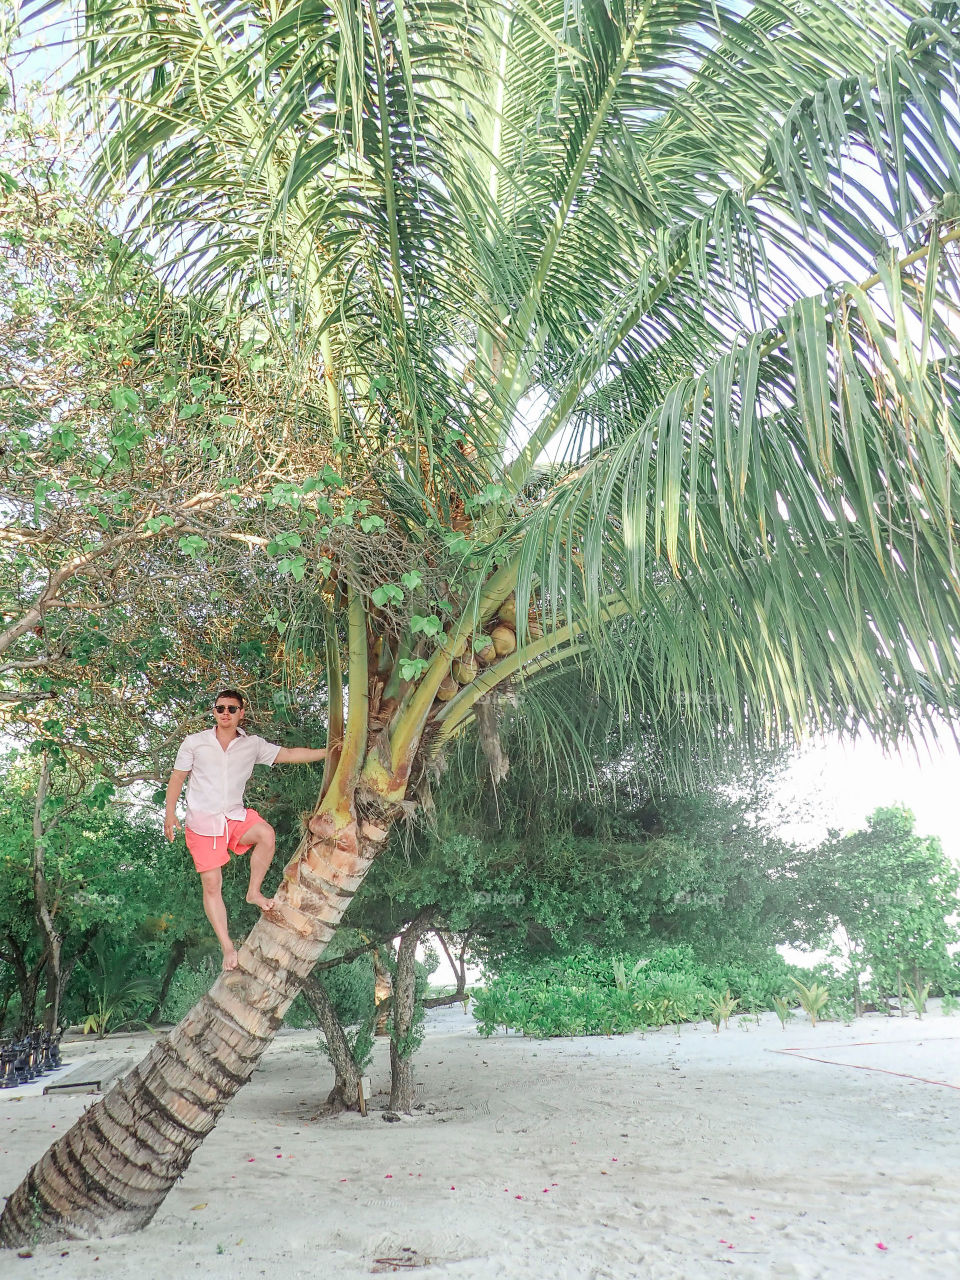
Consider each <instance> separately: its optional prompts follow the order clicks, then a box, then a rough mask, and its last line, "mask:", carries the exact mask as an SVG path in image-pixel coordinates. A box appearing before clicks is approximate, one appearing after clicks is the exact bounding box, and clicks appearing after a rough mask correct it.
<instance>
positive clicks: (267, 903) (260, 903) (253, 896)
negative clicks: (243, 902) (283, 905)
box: [247, 893, 275, 911]
mask: <svg viewBox="0 0 960 1280" xmlns="http://www.w3.org/2000/svg"><path fill="white" fill-rule="evenodd" d="M247 901H248V902H252V903H253V905H254V906H255V907H259V908H260V910H261V911H270V910H272V909H273V905H274V902H275V899H274V898H265V897H264V896H263V894H262V893H248V894H247Z"/></svg>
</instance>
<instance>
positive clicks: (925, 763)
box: [782, 730, 960, 865]
mask: <svg viewBox="0 0 960 1280" xmlns="http://www.w3.org/2000/svg"><path fill="white" fill-rule="evenodd" d="M782 797H783V799H784V800H785V801H786V802H787V803H788V804H791V803H796V804H798V805H803V804H804V802H806V805H807V806H808V807H809V809H810V811H811V813H810V818H809V820H808V821H805V822H802V823H799V824H796V825H791V826H789V827H787V828H784V829H783V834H784V835H787V836H789V837H791V838H793V839H795V840H797V841H798V842H800V843H803V844H807V843H814V842H815V841H817V840H819V839H820V838H822V837H823V836H824V835H826V832H827V828H828V827H834V828H837V829H839V830H841V831H851V830H853V829H855V828H857V827H860V826H862V825H863V822H864V819H865V818H866V817H867V815H868V814H870V813H872V812H873V810H874V809H876V808H877V807H878V806H880V805H895V804H898V805H903V806H905V807H906V808H908V809H911V810H912V811H913V813H914V815H915V817H916V819H917V831H918V832H919V834H921V835H934V836H939V837H940V840H941V841H942V843H943V847H944V850H945V852H946V853H947V854H948V855H949V856H950V857H951V858H952V859H953V861H954V862H956V863H957V864H958V865H960V822H958V797H960V750H958V748H957V746H956V745H955V744H954V743H953V742H952V741H951V739H950V735H949V733H948V732H947V731H946V730H944V731H943V732H942V733H941V735H940V740H939V744H934V745H933V747H932V749H931V750H930V751H929V752H928V751H926V750H925V749H923V748H921V749H920V752H919V758H918V757H917V754H916V753H914V752H912V751H911V750H910V749H909V748H904V749H903V751H902V753H901V754H900V755H884V753H883V751H882V750H881V748H880V747H879V745H878V744H877V743H876V742H874V741H872V740H871V739H868V738H864V739H862V740H861V741H859V742H857V743H854V744H850V743H840V742H838V741H837V740H836V739H826V740H821V741H819V742H817V743H813V744H811V745H810V746H809V747H808V748H806V749H805V750H804V751H802V752H801V753H800V754H799V755H798V757H797V759H796V760H795V761H794V763H793V764H792V765H791V767H790V768H789V770H788V771H787V777H786V782H785V785H784V787H783V790H782Z"/></svg>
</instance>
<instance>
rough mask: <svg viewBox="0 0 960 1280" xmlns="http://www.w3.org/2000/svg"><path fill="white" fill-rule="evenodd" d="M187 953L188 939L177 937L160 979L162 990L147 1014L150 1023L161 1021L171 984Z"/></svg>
mask: <svg viewBox="0 0 960 1280" xmlns="http://www.w3.org/2000/svg"><path fill="white" fill-rule="evenodd" d="M186 954H187V943H186V940H185V939H184V938H177V939H175V940H174V942H173V945H172V946H171V948H170V954H169V955H168V956H167V967H166V968H165V969H164V971H163V977H162V978H161V979H160V990H159V991H158V992H157V1003H156V1004H155V1005H154V1006H153V1008H152V1009H151V1010H150V1012H149V1013H148V1014H147V1021H148V1022H149V1023H154V1022H159V1021H160V1018H161V1016H162V1014H163V1005H164V1001H165V1000H166V998H167V996H168V995H169V994H170V984H171V983H172V982H173V979H174V976H175V975H176V972H177V970H178V969H179V968H180V966H181V965H182V964H183V960H184V957H185V956H186Z"/></svg>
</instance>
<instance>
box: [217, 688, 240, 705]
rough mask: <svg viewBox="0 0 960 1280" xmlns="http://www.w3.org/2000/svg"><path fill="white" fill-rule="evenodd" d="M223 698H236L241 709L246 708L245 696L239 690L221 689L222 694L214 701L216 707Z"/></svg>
mask: <svg viewBox="0 0 960 1280" xmlns="http://www.w3.org/2000/svg"><path fill="white" fill-rule="evenodd" d="M221 698H236V700H237V702H239V703H240V705H241V707H242V706H244V705H245V702H246V699H245V698H244V696H243V694H242V693H241V692H240V690H239V689H221V690H220V692H219V693H218V694H217V696H216V697H215V698H214V700H213V702H214V705H216V704H217V703H218V702H219V701H220V699H221Z"/></svg>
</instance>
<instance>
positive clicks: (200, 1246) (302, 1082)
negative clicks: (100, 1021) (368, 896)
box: [0, 1006, 960, 1280]
mask: <svg viewBox="0 0 960 1280" xmlns="http://www.w3.org/2000/svg"><path fill="white" fill-rule="evenodd" d="M147 1039H148V1038H147V1037H145V1036H140V1035H138V1036H118V1037H112V1038H111V1039H109V1040H108V1041H105V1042H103V1043H102V1044H99V1045H95V1046H91V1045H90V1044H89V1042H88V1043H81V1044H72V1045H70V1046H69V1047H68V1048H69V1054H70V1056H72V1057H80V1056H82V1055H84V1054H89V1053H90V1052H91V1051H94V1052H96V1053H97V1055H100V1054H101V1053H115V1054H120V1055H124V1056H130V1055H136V1054H139V1053H140V1052H141V1051H142V1049H143V1048H144V1046H145V1044H146V1043H147ZM316 1046H317V1037H316V1034H315V1033H313V1032H285V1033H282V1034H281V1035H280V1037H278V1039H277V1041H276V1043H275V1045H274V1046H273V1047H272V1048H271V1049H270V1051H269V1052H268V1054H267V1055H266V1057H265V1058H264V1061H263V1064H262V1066H261V1067H260V1068H259V1069H258V1071H257V1072H256V1073H255V1075H254V1077H253V1080H252V1081H251V1083H250V1084H249V1085H248V1086H247V1087H246V1088H245V1089H244V1090H242V1092H241V1093H240V1094H239V1095H238V1097H237V1098H236V1099H235V1100H234V1102H233V1103H232V1105H231V1106H230V1108H229V1110H228V1112H227V1114H226V1115H225V1116H224V1117H223V1119H222V1120H221V1122H220V1124H219V1126H218V1128H217V1129H216V1130H215V1132H214V1133H213V1134H212V1135H211V1136H210V1137H209V1138H208V1139H207V1141H206V1142H205V1143H204V1145H203V1146H202V1147H201V1148H200V1150H199V1151H198V1153H197V1154H196V1156H195V1157H194V1160H193V1163H192V1165H191V1167H190V1169H189V1170H188V1172H187V1174H186V1176H185V1177H184V1179H183V1181H182V1182H181V1183H180V1185H179V1186H178V1187H177V1188H176V1189H175V1190H174V1191H173V1192H172V1193H171V1194H170V1196H169V1197H168V1198H167V1200H166V1202H165V1204H164V1205H163V1207H162V1208H161V1210H160V1212H159V1213H158V1214H157V1216H156V1218H155V1219H154V1221H153V1223H152V1225H151V1226H150V1227H149V1228H148V1229H147V1230H146V1231H144V1232H142V1233H140V1234H138V1235H136V1236H127V1237H123V1238H119V1239H114V1240H107V1241H96V1242H85V1243H79V1244H78V1243H70V1244H67V1245H63V1246H58V1247H54V1246H44V1247H39V1248H37V1249H35V1250H34V1253H33V1256H32V1257H30V1258H25V1259H17V1258H16V1257H15V1256H13V1255H6V1256H3V1257H0V1274H2V1275H3V1276H4V1277H6V1276H8V1275H9V1276H10V1277H11V1278H13V1277H17V1276H22V1277H24V1280H52V1278H53V1277H57V1278H58V1280H73V1277H77V1278H78V1280H86V1278H87V1277H101V1278H102V1280H110V1278H113V1277H117V1278H119V1277H121V1276H123V1277H124V1278H126V1277H127V1276H131V1275H132V1276H134V1277H136V1280H179V1277H189V1276H192V1275H202V1276H203V1277H205V1278H206V1277H210V1278H211V1280H255V1278H257V1277H260V1276H270V1277H275V1276H280V1277H283V1280H288V1278H293V1277H311V1278H313V1277H317V1278H319V1277H324V1280H327V1278H333V1280H338V1278H340V1277H359V1276H368V1275H371V1274H377V1273H390V1272H391V1271H392V1270H393V1269H394V1267H396V1266H397V1264H396V1263H394V1262H390V1261H389V1259H402V1260H404V1261H405V1262H407V1263H408V1264H409V1266H407V1265H405V1266H403V1267H402V1270H407V1269H411V1270H413V1269H417V1268H418V1267H422V1268H423V1271H424V1272H425V1273H426V1274H429V1275H439V1276H450V1277H464V1278H466V1277H476V1278H477V1280H524V1278H526V1277H530V1278H533V1277H537V1278H538V1280H539V1278H541V1277H551V1278H553V1277H568V1276H569V1277H592V1278H593V1277H595V1278H596V1280H600V1278H606V1277H610V1278H613V1277H616V1278H617V1280H623V1277H634V1276H636V1277H644V1278H647V1277H649V1278H657V1280H659V1278H660V1277H663V1278H665V1280H667V1278H669V1280H696V1278H698V1277H701V1276H710V1277H713V1276H733V1277H750V1278H751V1280H753V1278H755V1280H767V1278H773V1277H776V1278H778V1280H779V1278H781V1277H782V1278H784V1280H785V1278H787V1277H789V1278H791V1280H794V1278H800V1277H803V1278H804V1280H806V1278H807V1277H829V1278H830V1280H858V1278H859V1277H861V1276H864V1277H866V1276H870V1277H874V1276H884V1277H891V1278H893V1277H896V1280H911V1278H913V1277H937V1280H949V1278H950V1277H954V1276H960V1092H958V1090H960V1052H958V1048H960V1017H956V1016H954V1017H952V1018H945V1017H937V1016H930V1017H928V1018H926V1019H924V1021H923V1022H922V1023H919V1022H917V1021H915V1020H906V1019H899V1018H884V1017H880V1016H876V1015H873V1016H868V1017H866V1018H863V1019H861V1020H859V1021H858V1022H856V1023H854V1024H853V1025H851V1026H842V1025H840V1024H837V1023H828V1024H823V1025H821V1026H818V1027H817V1028H816V1029H814V1028H811V1027H810V1026H809V1025H807V1024H804V1023H801V1022H799V1021H797V1022H794V1023H792V1024H790V1025H788V1028H787V1030H786V1031H785V1032H784V1031H781V1029H780V1025H779V1023H778V1022H777V1020H776V1018H775V1017H773V1016H772V1015H770V1016H764V1017H763V1018H762V1019H761V1022H760V1025H759V1026H758V1025H757V1023H756V1021H754V1020H752V1019H734V1020H733V1021H731V1024H730V1028H729V1030H727V1031H721V1032H720V1034H719V1035H717V1034H715V1033H714V1031H713V1028H712V1027H710V1026H709V1025H704V1024H701V1025H697V1026H686V1027H683V1028H682V1029H681V1030H680V1031H679V1033H677V1032H675V1031H672V1030H671V1031H667V1030H663V1031H659V1032H656V1033H652V1034H649V1035H646V1036H641V1035H633V1036H626V1037H618V1038H611V1039H602V1038H589V1039H577V1040H553V1041H535V1040H525V1039H523V1038H522V1037H519V1036H514V1035H510V1036H498V1037H494V1038H492V1039H490V1040H482V1039H480V1038H479V1037H478V1036H477V1035H476V1032H475V1031H474V1024H473V1020H472V1018H471V1017H469V1016H468V1015H465V1014H464V1013H463V1012H462V1010H461V1009H460V1007H459V1006H455V1007H454V1008H452V1009H444V1010H437V1011H435V1013H434V1014H432V1015H431V1019H430V1023H429V1032H428V1036H427V1039H426V1041H425V1043H424V1045H423V1048H422V1049H421V1051H420V1054H419V1056H418V1060H417V1068H418V1079H419V1081H420V1082H421V1084H420V1086H419V1089H418V1096H419V1102H420V1103H422V1104H423V1105H422V1109H420V1110H418V1111H417V1113H416V1115H415V1117H414V1118H413V1119H411V1120H406V1121H404V1122H402V1123H393V1124H391V1123H385V1122H384V1120H383V1118H382V1113H381V1111H378V1110H372V1111H371V1114H370V1115H369V1116H368V1118H367V1119H362V1118H361V1117H360V1116H355V1115H347V1116H341V1117H339V1118H337V1119H334V1120H318V1119H316V1112H317V1108H318V1104H319V1101H320V1099H321V1098H322V1097H323V1096H324V1095H325V1093H326V1090H327V1089H328V1088H329V1085H330V1082H331V1072H330V1068H329V1066H328V1064H327V1062H326V1059H325V1058H324V1057H323V1056H322V1055H321V1054H320V1053H319V1052H318V1051H317V1047H316ZM785 1050H793V1052H785ZM818 1059H825V1060H826V1061H819V1060H818ZM854 1068H859V1069H854ZM371 1074H372V1077H373V1084H374V1088H375V1089H378V1088H385V1087H386V1086H387V1084H388V1063H387V1054H386V1045H385V1044H384V1043H382V1042H380V1043H378V1045H377V1054H376V1059H375V1062H374V1065H373V1068H372V1072H371ZM91 1101H92V1099H91V1098H90V1097H84V1096H79V1095H71V1096H59V1097H58V1096H51V1097H46V1098H44V1097H42V1096H32V1097H25V1098H23V1099H21V1100H13V1099H11V1098H10V1095H9V1094H0V1119H2V1122H3V1123H2V1126H0V1193H9V1191H10V1190H12V1188H13V1187H14V1185H15V1184H16V1183H17V1182H18V1181H19V1180H20V1178H21V1177H22V1176H23V1174H24V1173H25V1172H26V1170H27V1168H28V1166H29V1165H30V1163H31V1162H32V1161H33V1160H35V1159H36V1158H37V1157H38V1156H39V1155H40V1154H41V1153H42V1152H43V1150H44V1148H45V1147H46V1146H47V1144H48V1142H49V1141H50V1140H51V1139H52V1138H54V1137H56V1136H57V1135H58V1134H59V1133H60V1132H62V1131H63V1129H64V1128H65V1127H66V1126H67V1125H68V1124H69V1123H70V1121H71V1120H72V1119H73V1118H74V1117H75V1116H77V1115H78V1114H79V1113H80V1111H81V1110H82V1109H83V1108H84V1107H85V1106H87V1105H89V1104H90V1102H91ZM385 1103H386V1098H385V1097H384V1096H381V1097H377V1098H375V1099H374V1107H375V1108H376V1107H380V1108H382V1107H383V1106H384V1105H385ZM881 1246H883V1247H882V1248H881ZM378 1260H381V1261H378ZM382 1260H387V1261H382ZM414 1264H416V1266H415V1265H414Z"/></svg>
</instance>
